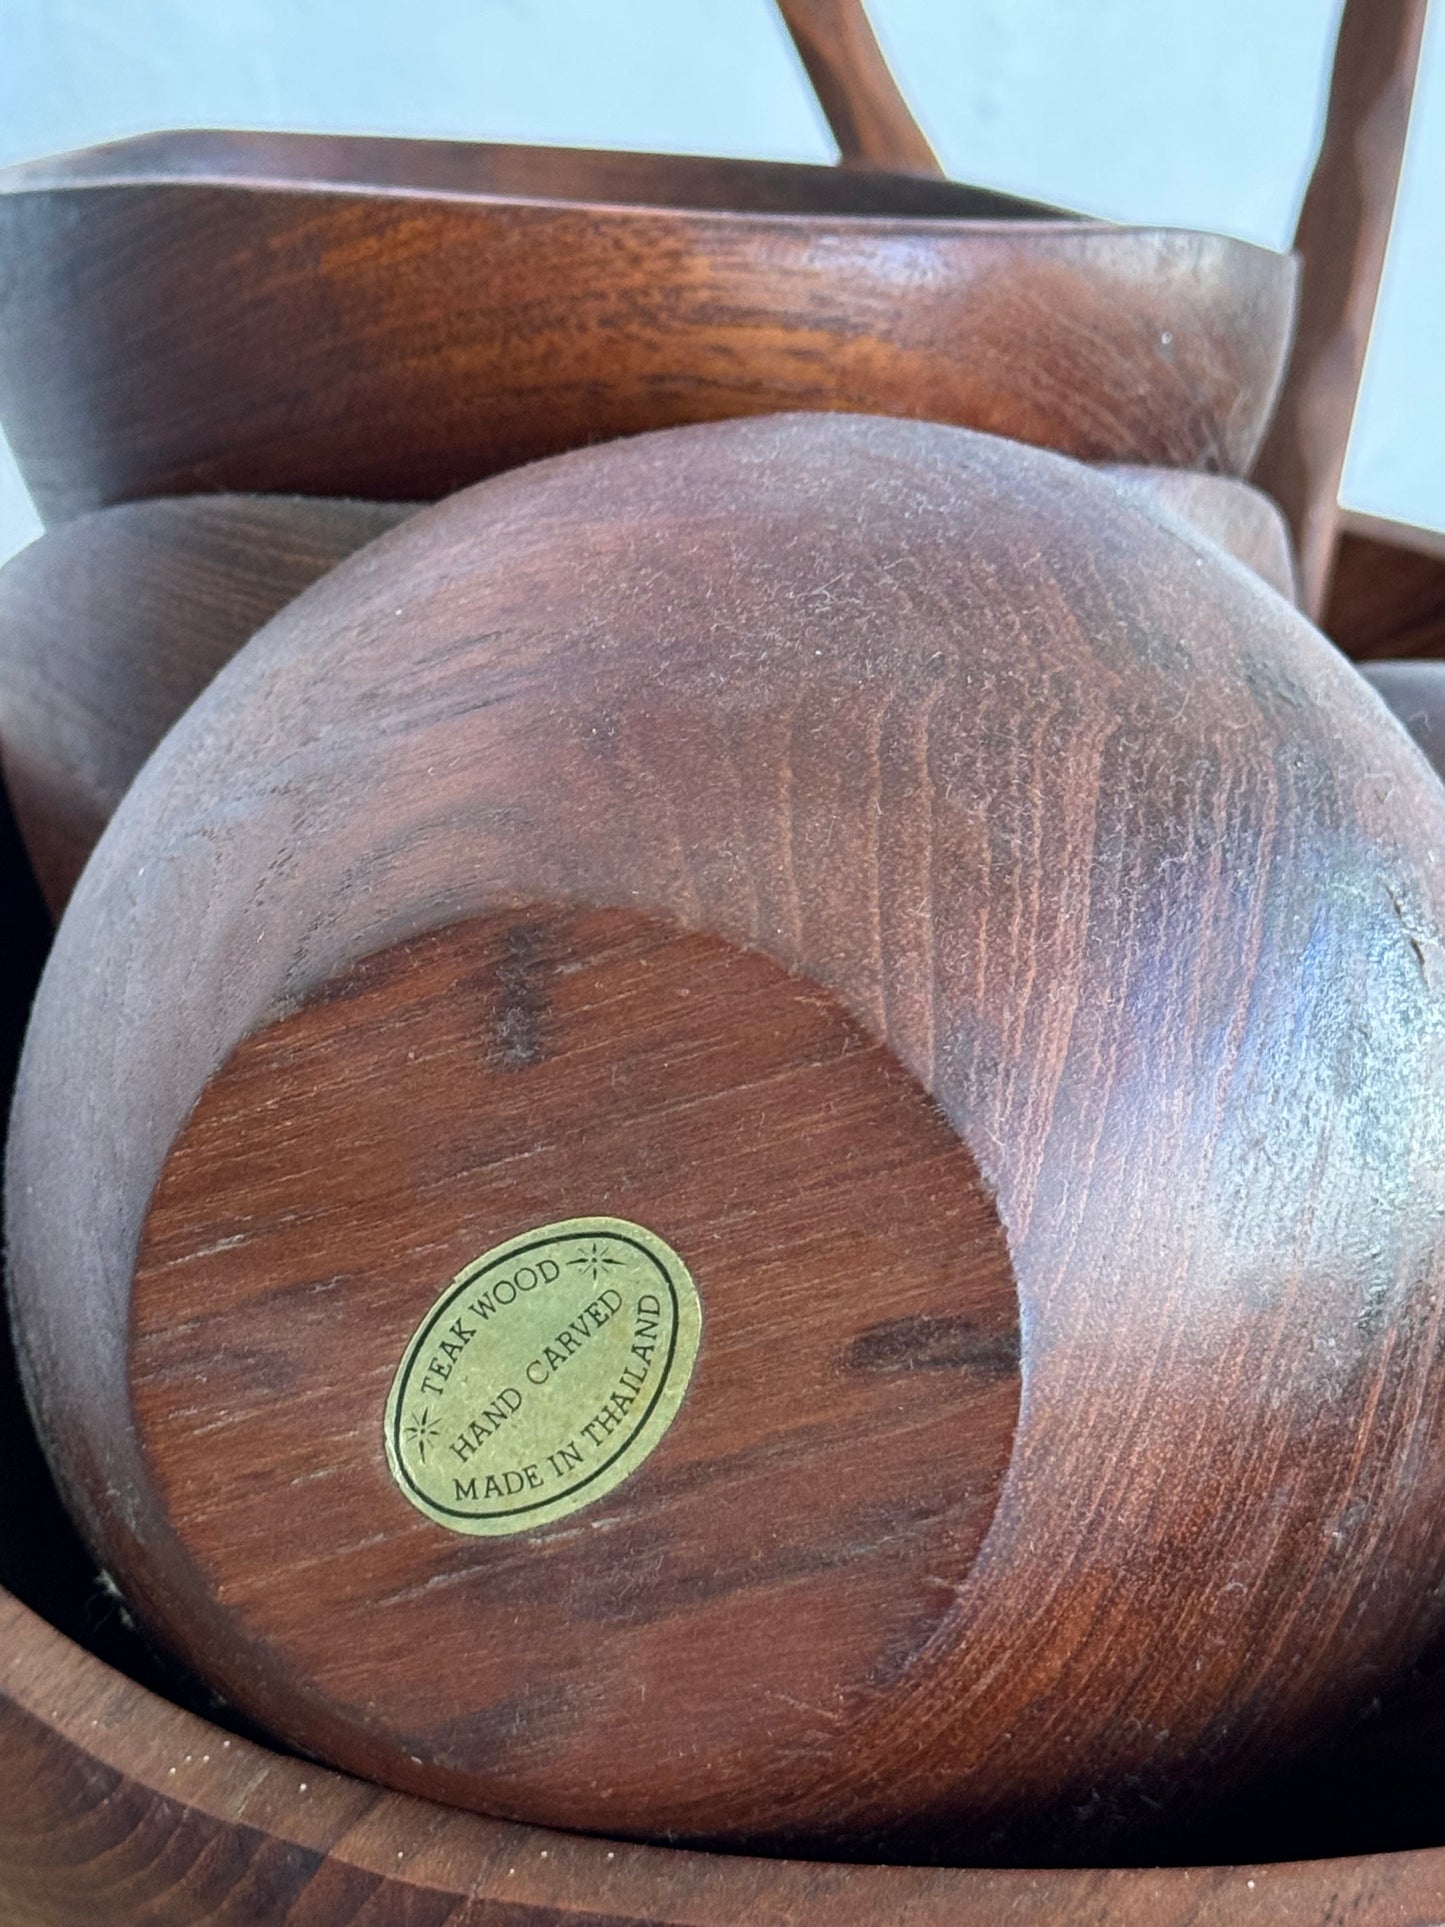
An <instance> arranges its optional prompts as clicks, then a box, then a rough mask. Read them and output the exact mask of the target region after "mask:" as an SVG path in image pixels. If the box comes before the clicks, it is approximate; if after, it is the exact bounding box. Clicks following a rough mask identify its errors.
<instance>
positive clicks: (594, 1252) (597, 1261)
mask: <svg viewBox="0 0 1445 1927" xmlns="http://www.w3.org/2000/svg"><path fill="white" fill-rule="evenodd" d="M569 1262H570V1264H571V1267H572V1269H573V1270H574V1271H585V1272H586V1273H587V1275H588V1279H589V1280H590V1282H591V1283H592V1284H594V1285H595V1284H596V1283H597V1280H598V1279H599V1278H601V1277H602V1276H604V1274H605V1273H607V1272H609V1271H611V1270H612V1269H613V1268H614V1267H615V1266H617V1265H620V1264H622V1263H623V1260H622V1259H621V1258H615V1257H614V1256H613V1255H612V1253H611V1252H610V1251H604V1250H603V1249H602V1247H601V1246H600V1245H599V1244H598V1242H597V1240H596V1239H595V1238H594V1239H593V1240H592V1243H591V1244H590V1245H589V1246H588V1248H587V1250H586V1251H584V1252H583V1253H582V1256H581V1257H580V1258H573V1259H571V1260H569Z"/></svg>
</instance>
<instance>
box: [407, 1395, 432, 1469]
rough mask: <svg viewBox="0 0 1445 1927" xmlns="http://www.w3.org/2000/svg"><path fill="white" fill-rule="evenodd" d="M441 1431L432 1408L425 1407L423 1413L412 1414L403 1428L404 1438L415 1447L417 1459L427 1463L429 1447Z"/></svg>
mask: <svg viewBox="0 0 1445 1927" xmlns="http://www.w3.org/2000/svg"><path fill="white" fill-rule="evenodd" d="M440 1430H441V1426H440V1425H439V1424H438V1422H437V1421H436V1420H435V1419H434V1418H433V1417H432V1415H431V1408H430V1407H429V1406H424V1407H423V1408H422V1410H421V1411H419V1412H413V1413H412V1415H411V1417H410V1419H409V1420H408V1421H407V1423H406V1425H405V1426H404V1427H403V1430H402V1437H403V1438H404V1439H405V1440H406V1442H407V1444H408V1445H415V1447H416V1455H417V1457H418V1458H419V1459H421V1460H423V1461H425V1459H426V1449H427V1446H428V1444H429V1443H430V1442H431V1440H433V1439H434V1438H435V1437H436V1435H437V1433H438V1432H439V1431H440Z"/></svg>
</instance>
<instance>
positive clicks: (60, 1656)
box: [0, 792, 1445, 1927]
mask: <svg viewBox="0 0 1445 1927" xmlns="http://www.w3.org/2000/svg"><path fill="white" fill-rule="evenodd" d="M31 895H32V891H31V886H30V883H29V879H28V877H27V876H26V874H25V872H24V867H23V861H22V859H21V857H20V852H19V845H18V841H17V840H16V838H15V836H14V832H13V826H11V825H10V821H9V816H8V811H7V810H6V808H5V800H4V795H3V792H0V916H3V918H4V920H5V927H6V930H7V933H8V936H9V938H10V941H9V943H8V944H7V946H6V948H5V950H4V952H3V955H0V1038H3V1039H5V1040H6V1049H5V1058H4V1062H3V1064H0V1080H3V1081H0V1098H5V1097H7V1096H8V1084H9V1072H10V1064H11V1061H12V1060H11V1055H10V1043H11V1040H14V1041H18V1036H19V1028H20V1022H21V1019H22V1016H23V1012H24V1010H25V1008H26V1007H27V1006H28V1003H29V998H30V992H31V988H32V986H33V974H32V973H33V970H34V969H35V968H38V944H39V938H40V921H39V918H38V914H37V911H36V907H35V906H34V904H33V903H32V901H31ZM20 933H27V934H26V935H25V937H24V939H23V940H22V941H21V942H19V943H18V944H17V938H18V937H19V936H20ZM27 951H28V952H29V955H28V956H27V955H26V954H24V953H25V952H27ZM12 1397H13V1393H12V1391H11V1389H10V1387H9V1386H8V1385H7V1384H6V1383H5V1381H4V1380H3V1379H0V1428H3V1431H4V1435H5V1438H6V1443H7V1447H8V1446H9V1445H10V1443H11V1441H12V1439H14V1438H15V1437H16V1435H17V1428H16V1427H15V1426H13V1425H12V1424H11V1423H10V1420H11V1419H12V1418H13V1417H14V1416H15V1414H14V1413H13V1412H12V1411H11V1409H10V1402H11V1399H12ZM6 1467H7V1477H6V1482H5V1487H4V1491H3V1495H0V1508H3V1510H4V1513H5V1523H6V1527H7V1531H6V1534H5V1537H4V1541H3V1546H4V1559H5V1562H6V1564H7V1566H9V1565H10V1564H11V1563H12V1562H15V1561H17V1560H18V1562H19V1570H20V1573H21V1574H22V1575H23V1576H22V1577H20V1578H17V1580H16V1581H14V1582H13V1583H15V1584H17V1585H19V1586H20V1587H21V1589H22V1590H23V1591H24V1592H25V1594H26V1595H27V1597H31V1598H33V1597H35V1596H36V1595H37V1593H42V1594H43V1593H47V1592H48V1593H50V1594H51V1595H52V1600H53V1604H54V1606H56V1607H58V1608H59V1609H60V1610H61V1614H62V1616H63V1617H65V1618H67V1619H74V1620H77V1621H79V1622H81V1623H85V1622H86V1620H87V1614H86V1612H85V1608H84V1600H83V1598H81V1599H76V1600H68V1599H66V1598H64V1597H56V1596H55V1588H54V1587H53V1586H52V1584H51V1583H50V1575H49V1574H47V1573H42V1571H41V1568H42V1567H44V1566H46V1565H47V1564H50V1565H53V1564H54V1562H55V1551H56V1546H57V1543H58V1542H59V1541H60V1540H62V1539H63V1536H64V1532H63V1526H62V1524H61V1522H60V1521H58V1520H57V1519H56V1518H54V1517H52V1516H50V1515H49V1514H48V1513H47V1512H46V1510H45V1508H44V1506H43V1504H38V1505H37V1506H36V1507H35V1508H34V1511H35V1516H34V1517H33V1518H32V1519H31V1520H29V1521H28V1523H27V1528H25V1529H22V1528H21V1527H19V1526H17V1523H16V1520H15V1517H14V1512H15V1498H16V1494H15V1491H14V1481H15V1478H16V1476H17V1473H18V1476H20V1477H22V1478H24V1477H27V1476H28V1473H29V1464H28V1460H26V1458H25V1455H24V1453H23V1452H13V1451H8V1450H7V1458H6ZM81 1583H82V1585H83V1584H84V1583H85V1582H83V1581H82V1582H81ZM71 1590H72V1591H79V1587H77V1585H76V1582H75V1580H74V1578H73V1576H72V1578H71ZM89 1625H90V1627H91V1631H90V1633H89V1638H90V1640H91V1641H92V1643H93V1642H94V1640H95V1632H94V1626H95V1619H94V1616H93V1615H91V1616H89ZM117 1643H118V1641H117V1640H112V1644H117ZM130 1658H131V1663H133V1654H132V1655H131V1656H130ZM1442 1907H1445V1851H1439V1850H1416V1851H1412V1852H1392V1853H1376V1854H1370V1855H1357V1856H1355V1857H1352V1858H1349V1859H1326V1860H1315V1861H1313V1862H1307V1863H1303V1864H1297V1865H1272V1864H1268V1863H1262V1864H1237V1865H1227V1866H1190V1867H1179V1868H1160V1867H1147V1868H1140V1869H1133V1868H1115V1869H1111V1870H1081V1871H1069V1870H1062V1871H1033V1870H1028V1871H1024V1870H1018V1871H1008V1870H997V1871H995V1870H988V1869H952V1868H932V1869H929V1868H912V1867H879V1866H858V1865H829V1864H826V1863H819V1862H803V1861H787V1860H755V1859H747V1858H742V1857H739V1856H734V1855H716V1854H700V1853H693V1852H684V1851H679V1850H676V1849H667V1848H657V1847H642V1846H635V1845H630V1844H628V1843H626V1842H622V1841H608V1840H597V1839H585V1838H581V1837H579V1836H577V1835H572V1834H559V1833H554V1832H548V1831H546V1830H544V1829H541V1828H534V1827H526V1826H516V1825H508V1824H507V1823H505V1822H500V1821H491V1820H485V1819H481V1818H479V1817H478V1816H476V1815H473V1814H468V1813H461V1812H457V1811H456V1810H454V1809H447V1808H444V1807H438V1806H435V1805H433V1804H431V1803H430V1802H428V1801H424V1800H417V1799H413V1798H411V1797H409V1796H407V1795H405V1794H399V1793H385V1792H382V1791H380V1790H379V1789H377V1788H376V1787H374V1786H369V1785H366V1784H365V1783H363V1782H361V1781H357V1780H353V1779H349V1778H347V1777H346V1776H345V1775H343V1774H338V1773H335V1772H332V1771H330V1770H329V1769H327V1768H325V1767H320V1766H316V1765H314V1764H312V1763H310V1762H307V1761H302V1760H298V1759H297V1758H295V1757H294V1756H290V1755H286V1754H284V1753H280V1752H278V1751H276V1750H275V1749H274V1748H271V1747H267V1746H264V1745H259V1744H256V1743H255V1742H253V1741H251V1740H248V1739H245V1738H241V1737H238V1736H237V1734H236V1732H235V1730H234V1728H232V1727H227V1726H220V1725H217V1724H216V1723H215V1722H214V1721H213V1720H211V1719H208V1718H204V1717H199V1716H198V1715H197V1714H196V1713H194V1712H191V1711H185V1710H182V1708H181V1707H179V1706H177V1705H176V1704H174V1703H172V1702H171V1701H170V1700H168V1699H166V1698H164V1697H160V1696H158V1695H157V1694H156V1693H155V1692H154V1691H150V1690H147V1689H146V1688H145V1687H144V1686H142V1685H138V1684H136V1682H135V1680H134V1679H133V1678H132V1677H131V1676H130V1674H129V1673H128V1672H127V1671H126V1670H125V1669H124V1668H123V1667H121V1666H117V1665H115V1664H107V1663H105V1662H104V1661H102V1660H101V1659H98V1658H96V1657H94V1656H93V1654H92V1653H91V1652H90V1651H88V1650H86V1649H85V1647H84V1646H82V1645H80V1644H77V1643H76V1642H75V1641H74V1640H72V1639H71V1638H68V1637H66V1636H65V1635H64V1634H62V1633H60V1632H58V1631H57V1630H56V1629H55V1627H54V1626H53V1625H52V1624H50V1623H48V1622H47V1620H46V1619H44V1618H43V1617H40V1616H38V1615H37V1614H36V1613H35V1612H34V1611H33V1610H31V1609H30V1608H29V1607H28V1606H26V1605H25V1604H22V1603H21V1600H20V1599H18V1598H16V1597H15V1596H14V1595H13V1593H10V1592H6V1591H5V1590H4V1589H3V1588H0V1912H3V1914H4V1917H5V1919H6V1920H7V1921H13V1922H16V1923H23V1927H93V1924H94V1923H95V1922H96V1921H97V1920H104V1921H105V1922H106V1923H108V1927H194V1923H195V1922H196V1921H197V1920H208V1921H212V1922H214V1923H216V1927H287V1924H288V1923H290V1924H291V1927H295V1924H296V1923H297V1922H299V1921H300V1920H302V1919H304V1920H305V1921H307V1922H308V1923H315V1927H330V1923H332V1922H340V1921H347V1922H356V1923H368V1922H370V1921H372V1920H375V1921H377V1922H378V1923H380V1922H387V1923H390V1922H393V1921H401V1920H406V1921H408V1922H420V1921H438V1922H440V1921H442V1920H444V1921H445V1922H446V1923H447V1927H495V1923H496V1921H497V1920H498V1919H499V1918H505V1919H506V1920H507V1921H508V1922H509V1923H512V1927H557V1923H558V1921H559V1920H566V1921H568V1922H577V1923H579V1924H580V1923H581V1922H583V1921H594V1920H599V1919H601V1920H606V1921H608V1922H611V1923H615V1927H737V1924H738V1923H739V1922H741V1921H747V1922H759V1923H764V1924H766V1923H773V1922H776V1923H778V1924H779V1927H781V1923H782V1922H784V1921H786V1922H788V1923H790V1927H894V1923H897V1922H904V1921H906V1922H908V1923H909V1927H994V1923H995V1922H997V1921H999V1920H1007V1919H1018V1920H1026V1921H1028V1922H1029V1923H1030V1927H1074V1924H1075V1923H1076V1922H1077V1921H1078V1920H1079V1919H1080V1918H1081V1917H1084V1916H1087V1918H1088V1919H1090V1920H1091V1921H1093V1922H1095V1923H1096V1924H1097V1927H1315V1923H1316V1922H1319V1921H1322V1920H1327V1919H1336V1918H1345V1919H1349V1920H1350V1921H1351V1922H1352V1923H1354V1924H1355V1927H1416V1924H1417V1923H1418V1922H1420V1921H1421V1920H1425V1919H1430V1918H1434V1917H1435V1916H1436V1915H1438V1914H1439V1913H1440V1912H1441V1910H1442Z"/></svg>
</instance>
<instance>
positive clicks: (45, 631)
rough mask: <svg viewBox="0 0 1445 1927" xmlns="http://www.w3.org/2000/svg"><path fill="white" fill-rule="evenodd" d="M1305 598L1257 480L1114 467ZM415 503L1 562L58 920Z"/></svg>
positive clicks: (3, 709) (25, 754)
mask: <svg viewBox="0 0 1445 1927" xmlns="http://www.w3.org/2000/svg"><path fill="white" fill-rule="evenodd" d="M1109 472H1110V473H1111V474H1112V475H1113V476H1114V477H1115V479H1116V480H1118V481H1120V482H1122V483H1124V484H1125V485H1126V486H1128V487H1129V488H1131V489H1133V490H1135V491H1136V493H1138V494H1139V495H1140V497H1141V499H1144V500H1146V501H1148V502H1149V503H1150V504H1151V505H1152V506H1153V507H1154V508H1155V510H1156V511H1158V512H1162V513H1165V514H1167V515H1171V516H1177V517H1182V519H1183V521H1184V522H1185V523H1187V524H1188V525H1190V526H1192V527H1193V528H1195V529H1197V530H1198V531H1199V532H1200V533H1201V534H1203V535H1205V536H1207V537H1208V538H1209V539H1210V540H1213V541H1216V542H1218V543H1219V544H1220V545H1221V546H1222V547H1224V548H1225V549H1226V550H1228V552H1229V553H1231V554H1233V555H1236V556H1237V557H1238V558H1239V559H1240V560H1241V561H1244V562H1246V563H1248V564H1249V565H1250V566H1251V567H1253V568H1255V569H1256V570H1258V571H1259V572H1260V573H1261V574H1263V576H1264V578H1265V580H1266V581H1268V582H1270V583H1271V584H1272V585H1273V586H1274V587H1276V588H1278V589H1280V590H1281V592H1282V593H1285V594H1289V593H1291V569H1292V563H1291V558H1290V553H1289V537H1288V534H1287V531H1286V530H1285V527H1284V523H1283V519H1282V518H1281V516H1280V514H1279V511H1278V510H1277V509H1276V508H1275V507H1274V506H1273V504H1272V503H1270V502H1269V501H1268V499H1267V498H1266V497H1265V496H1263V495H1261V494H1260V493H1259V492H1258V491H1257V490H1255V489H1251V488H1250V487H1249V486H1248V485H1247V484H1246V483H1243V482H1238V481H1234V480H1232V479H1230V478H1227V477H1225V476H1219V475H1195V474H1191V473H1188V472H1186V471H1183V470H1173V469H1145V468H1127V467H1119V468H1113V469H1111V470H1110V471H1109ZM410 512H411V511H410V510H409V509H407V508H405V507H393V506H389V505H384V504H376V503H365V502H333V501H325V500H314V499H310V498H305V497H289V498H276V497H267V496H245V495H243V496H224V495H214V496H184V497H179V498H171V499H168V500H162V501H157V502H134V503H122V504H120V505H119V506H117V507H115V508H112V509H97V510H95V511H93V512H92V513H91V514H90V515H86V516H81V517H79V518H78V519H77V520H76V521H74V522H71V523H64V524H62V525H61V526H60V527H59V528H56V529H52V530H50V531H49V533H48V534H46V535H44V536H42V537H41V538H40V539H39V540H38V541H36V542H34V543H32V544H31V545H30V547H29V548H28V549H26V550H24V551H23V552H22V553H21V554H20V555H19V556H16V557H15V558H13V559H12V560H11V561H10V562H9V563H7V564H6V566H5V567H4V568H3V569H0V767H3V769H4V770H5V772H6V774H7V778H8V781H9V784H10V787H11V790H12V793H13V795H14V799H15V806H16V809H17V812H18V815H19V818H20V823H21V828H22V830H23V833H24V836H25V840H26V845H27V848H28V849H29V852H30V857H31V861H32V863H33V864H34V866H35V869H36V873H37V875H38V876H39V878H40V880H41V884H42V887H43V888H44V890H45V893H46V900H47V902H48V903H49V905H50V908H51V912H52V914H53V915H55V916H59V914H60V912H61V910H62V909H63V908H64V907H65V904H66V902H67V900H68V899H69V896H70V892H71V890H72V889H73V888H74V885H75V879H76V878H77V877H78V876H79V874H80V872H81V869H82V868H83V866H84V864H85V861H86V859H87V858H88V857H89V855H90V852H91V850H92V849H93V848H94V846H95V842H96V839H97V838H98V837H99V835H100V833H101V831H102V830H103V829H104V827H105V825H106V824H107V823H108V822H109V820H110V816H111V813H112V811H113V810H114V809H115V806H116V804H117V803H118V802H119V801H120V799H121V797H122V796H123V795H124V794H125V791H126V789H127V788H128V787H129V785H130V783H131V780H132V779H133V777H134V776H135V773H136V771H137V770H138V769H139V768H140V766H141V764H142V763H143V762H144V761H145V759H146V757H147V756H149V755H150V753H151V751H152V750H153V749H154V748H155V746H156V744H157V743H158V742H159V741H160V739H161V737H162V736H163V735H164V734H165V732H166V730H167V729H169V728H170V726H171V724H172V723H173V722H175V721H176V719H177V717H179V716H180V715H181V713H182V712H183V710H184V709H185V708H186V706H187V704H189V703H190V702H191V701H193V700H194V698H195V697H197V696H198V695H199V694H200V693H201V691H202V690H203V689H204V688H205V687H206V685H207V684H208V683H209V682H210V680H211V678H212V677H213V676H214V675H215V674H216V672H217V671H218V670H219V669H220V668H221V667H222V666H223V665H224V664H225V663H226V662H228V661H229V660H230V658H231V657H232V656H233V655H234V654H235V653H236V651H237V650H238V649H239V648H240V647H241V646H242V645H243V644H244V643H245V642H246V641H248V640H249V638H250V637H251V636H252V635H253V634H254V633H255V631H256V630H257V629H259V628H260V627H261V625H262V624H263V623H264V622H265V621H267V620H268V619H269V618H270V617H271V616H273V615H274V614H276V612H277V611H278V610H279V609H281V608H282V607H284V605H285V604H286V603H287V602H289V601H290V600H291V598H292V597H293V596H295V595H298V594H299V593H300V592H301V590H302V589H304V588H306V587H307V586H308V585H309V584H310V583H311V582H312V581H314V580H315V579H316V578H317V577H318V576H320V575H322V574H324V573H325V572H326V570H327V569H328V568H331V567H333V566H334V565H335V564H336V563H337V562H339V561H340V560H341V559H342V557H343V556H345V555H347V554H350V553H351V552H353V551H354V550H355V549H357V548H359V547H361V546H362V545H363V544H364V543H366V542H368V541H370V540H372V539H373V538H374V537H375V536H377V535H380V534H381V533H382V532H383V531H384V530H386V529H388V528H390V527H392V526H394V525H395V523H396V522H398V521H400V520H402V519H404V517H405V515H406V514H408V513H410Z"/></svg>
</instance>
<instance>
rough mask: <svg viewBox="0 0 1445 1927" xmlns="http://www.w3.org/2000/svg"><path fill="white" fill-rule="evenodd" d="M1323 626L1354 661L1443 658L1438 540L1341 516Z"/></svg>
mask: <svg viewBox="0 0 1445 1927" xmlns="http://www.w3.org/2000/svg"><path fill="white" fill-rule="evenodd" d="M1324 627H1325V631H1326V633H1327V634H1328V635H1329V636H1330V637H1331V639H1332V640H1333V641H1334V642H1336V643H1337V644H1338V645H1339V647H1340V648H1341V649H1343V650H1344V652H1345V654H1346V655H1347V656H1354V657H1355V658H1356V659H1357V660H1360V661H1368V660H1372V659H1375V658H1381V657H1383V658H1394V657H1399V656H1441V655H1445V535H1440V534H1437V533H1433V532H1432V531H1431V530H1429V529H1412V528H1407V527H1404V526H1402V525H1401V524H1399V523H1392V522H1383V521H1376V520H1374V519H1373V518H1370V517H1366V516H1358V515H1355V516H1350V517H1348V518H1347V519H1346V523H1345V529H1344V533H1343V534H1342V536H1341V538H1340V546H1339V553H1338V558H1337V561H1336V566H1335V573H1334V579H1333V582H1332V583H1331V586H1330V599H1329V606H1328V608H1327V609H1326V611H1325V618H1324Z"/></svg>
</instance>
